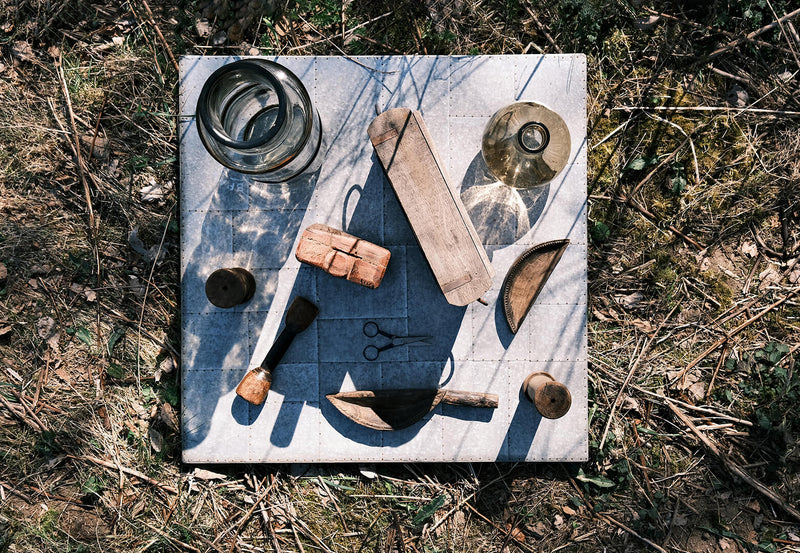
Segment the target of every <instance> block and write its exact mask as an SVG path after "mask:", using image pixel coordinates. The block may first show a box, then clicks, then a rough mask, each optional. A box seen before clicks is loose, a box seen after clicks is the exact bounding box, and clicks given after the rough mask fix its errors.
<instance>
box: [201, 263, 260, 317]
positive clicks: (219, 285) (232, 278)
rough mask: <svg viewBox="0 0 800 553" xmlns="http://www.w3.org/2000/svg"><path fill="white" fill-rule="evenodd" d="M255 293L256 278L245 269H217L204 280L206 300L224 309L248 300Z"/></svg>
mask: <svg viewBox="0 0 800 553" xmlns="http://www.w3.org/2000/svg"><path fill="white" fill-rule="evenodd" d="M255 293H256V279H255V278H253V275H252V274H251V273H250V271H248V270H247V269H242V268H241V267H235V268H232V269H217V270H216V271H214V272H213V273H211V276H209V277H208V280H206V296H207V297H208V301H210V302H211V303H213V304H214V305H216V306H217V307H222V308H224V309H227V308H230V307H235V306H237V305H240V304H242V303H244V302H246V301H249V300H250V299H251V298H252V297H253V294H255Z"/></svg>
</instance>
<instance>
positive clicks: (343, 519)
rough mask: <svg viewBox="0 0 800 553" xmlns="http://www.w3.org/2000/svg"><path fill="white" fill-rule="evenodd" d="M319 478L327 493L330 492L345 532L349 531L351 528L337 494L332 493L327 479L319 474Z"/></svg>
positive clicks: (329, 494)
mask: <svg viewBox="0 0 800 553" xmlns="http://www.w3.org/2000/svg"><path fill="white" fill-rule="evenodd" d="M317 480H319V483H320V484H322V487H323V488H324V489H325V493H327V494H328V497H330V498H331V501H332V502H333V508H334V509H336V514H337V515H339V520H341V521H342V528H344V531H345V532H349V531H350V530H348V529H347V521H346V520H345V518H344V515H343V514H342V510H341V509H340V508H339V502H338V501H337V500H336V496H334V495H333V494H332V493H331V489H330V488H329V487H328V484H326V483H325V480H324V479H323V478H322V476H317Z"/></svg>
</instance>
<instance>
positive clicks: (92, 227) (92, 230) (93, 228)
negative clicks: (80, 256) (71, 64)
mask: <svg viewBox="0 0 800 553" xmlns="http://www.w3.org/2000/svg"><path fill="white" fill-rule="evenodd" d="M56 69H57V71H58V78H59V80H60V81H61V89H62V92H63V93H64V100H65V101H66V103H67V115H68V117H69V122H70V126H71V127H72V139H73V141H74V144H73V145H72V149H73V151H74V153H75V158H76V164H77V166H78V176H79V177H80V179H81V184H82V185H83V194H84V199H85V200H86V211H87V213H88V215H89V238H90V239H91V241H92V243H94V242H95V236H96V234H97V221H96V220H95V217H94V208H93V207H92V194H91V191H90V190H89V182H88V181H87V179H86V173H85V171H84V163H83V156H82V155H81V142H80V139H79V138H78V126H77V125H76V124H75V112H74V111H73V110H72V99H71V98H70V95H69V88H68V87H67V79H66V78H65V77H64V67H63V66H62V64H61V56H60V55H59V57H58V63H57V64H56ZM56 122H57V123H59V124H60V122H59V121H58V119H56ZM95 254H96V256H97V257H98V258H99V254H98V253H97V252H96V251H95ZM97 268H98V272H99V261H98V267H97Z"/></svg>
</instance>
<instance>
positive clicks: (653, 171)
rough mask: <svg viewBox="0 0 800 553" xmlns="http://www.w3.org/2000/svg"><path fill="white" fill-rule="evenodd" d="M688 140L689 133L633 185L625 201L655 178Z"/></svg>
mask: <svg viewBox="0 0 800 553" xmlns="http://www.w3.org/2000/svg"><path fill="white" fill-rule="evenodd" d="M687 142H689V136H688V135H687V136H686V138H685V139H684V140H683V142H681V143H680V144H679V145H678V147H677V148H675V149H674V150H672V153H671V154H669V155H668V156H667V157H665V158H664V159H663V160H662V161H661V163H659V164H658V165H656V166H655V168H653V170H652V171H650V172H649V173H647V175H645V177H644V178H643V179H642V180H641V181H639V184H637V185H636V186H634V187H633V190H631V193H630V194H628V195H627V197H626V198H625V201H626V202H627V201H628V198H633V196H634V195H636V193H637V192H638V191H639V190H641V188H642V186H644V185H645V184H646V183H647V182H649V181H650V179H652V178H653V176H654V175H655V174H656V173H657V172H658V171H660V170H661V168H662V167H664V166H665V165H666V164H667V163H669V162H670V161H672V160H673V158H674V157H675V156H676V155H677V154H678V152H679V151H680V150H681V148H683V147H684V146H685V145H686V143H687ZM698 184H699V183H698Z"/></svg>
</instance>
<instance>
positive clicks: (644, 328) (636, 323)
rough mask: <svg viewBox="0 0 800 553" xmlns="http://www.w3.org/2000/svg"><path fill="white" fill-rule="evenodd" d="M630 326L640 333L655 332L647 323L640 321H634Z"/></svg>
mask: <svg viewBox="0 0 800 553" xmlns="http://www.w3.org/2000/svg"><path fill="white" fill-rule="evenodd" d="M632 324H633V326H635V327H636V328H638V329H639V330H641V331H642V332H646V333H648V334H649V333H651V332H653V331H654V330H655V327H653V325H651V324H650V323H649V322H648V321H643V320H642V319H634V320H633V321H632Z"/></svg>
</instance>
